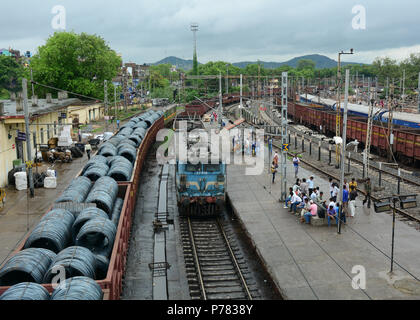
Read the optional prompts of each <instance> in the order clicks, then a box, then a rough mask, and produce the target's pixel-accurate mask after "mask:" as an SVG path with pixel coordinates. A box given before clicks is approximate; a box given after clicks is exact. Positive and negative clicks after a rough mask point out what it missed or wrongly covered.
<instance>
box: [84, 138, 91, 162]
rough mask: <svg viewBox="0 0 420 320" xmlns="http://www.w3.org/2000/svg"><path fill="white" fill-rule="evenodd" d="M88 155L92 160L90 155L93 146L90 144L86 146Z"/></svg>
mask: <svg viewBox="0 0 420 320" xmlns="http://www.w3.org/2000/svg"><path fill="white" fill-rule="evenodd" d="M85 150H86V154H87V156H88V160H90V153H91V151H92V146H91V145H90V144H89V142H88V143H87V144H86V145H85Z"/></svg>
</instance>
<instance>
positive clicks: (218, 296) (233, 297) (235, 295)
mask: <svg viewBox="0 0 420 320" xmlns="http://www.w3.org/2000/svg"><path fill="white" fill-rule="evenodd" d="M207 299H208V300H225V299H226V300H244V299H246V295H245V293H230V294H222V293H221V294H212V295H209V296H207Z"/></svg>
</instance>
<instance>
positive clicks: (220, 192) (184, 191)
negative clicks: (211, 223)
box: [176, 161, 226, 217]
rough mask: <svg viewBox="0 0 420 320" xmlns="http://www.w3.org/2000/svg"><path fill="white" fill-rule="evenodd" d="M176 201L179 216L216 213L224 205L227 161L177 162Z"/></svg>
mask: <svg viewBox="0 0 420 320" xmlns="http://www.w3.org/2000/svg"><path fill="white" fill-rule="evenodd" d="M176 185H177V202H178V208H179V212H180V215H186V216H200V217H208V216H215V215H218V214H219V213H220V212H221V211H222V209H223V206H224V204H225V197H226V164H224V163H222V162H220V163H218V164H211V163H209V164H203V163H197V164H192V163H183V162H180V161H177V164H176Z"/></svg>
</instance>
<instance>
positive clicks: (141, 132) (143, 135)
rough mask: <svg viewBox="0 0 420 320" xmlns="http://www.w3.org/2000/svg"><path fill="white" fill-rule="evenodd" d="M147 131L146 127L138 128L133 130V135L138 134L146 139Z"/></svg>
mask: <svg viewBox="0 0 420 320" xmlns="http://www.w3.org/2000/svg"><path fill="white" fill-rule="evenodd" d="M146 132H147V129H145V128H137V129H136V130H134V131H133V134H132V135H136V136H138V137H140V138H141V139H144V137H145V135H146Z"/></svg>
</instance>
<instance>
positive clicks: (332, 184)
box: [328, 178, 334, 197]
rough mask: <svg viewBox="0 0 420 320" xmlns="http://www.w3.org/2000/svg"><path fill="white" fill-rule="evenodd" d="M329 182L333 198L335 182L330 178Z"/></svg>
mask: <svg viewBox="0 0 420 320" xmlns="http://www.w3.org/2000/svg"><path fill="white" fill-rule="evenodd" d="M328 182H329V184H330V197H332V193H333V190H334V181H333V179H332V178H329V179H328Z"/></svg>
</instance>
